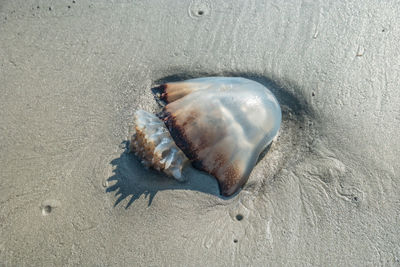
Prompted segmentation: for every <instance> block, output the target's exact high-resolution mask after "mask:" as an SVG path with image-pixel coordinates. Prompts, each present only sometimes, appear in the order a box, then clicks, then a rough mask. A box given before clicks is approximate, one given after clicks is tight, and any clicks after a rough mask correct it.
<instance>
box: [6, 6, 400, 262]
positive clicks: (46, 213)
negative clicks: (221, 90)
mask: <svg viewBox="0 0 400 267" xmlns="http://www.w3.org/2000/svg"><path fill="white" fill-rule="evenodd" d="M399 14H400V6H399V4H398V2H397V1H385V2H382V1H378V0H375V1H374V0H366V1H296V0H292V1H284V2H283V1H278V0H276V1H228V0H226V1H211V0H209V1H207V0H193V1H173V0H169V1H129V0H114V1H104V0H101V1H100V0H99V1H87V0H75V1H72V0H71V1H46V0H43V1H41V0H40V1H23V0H13V1H6V0H2V1H0V93H1V97H0V114H1V116H0V149H1V153H0V164H1V172H0V203H1V205H0V265H6V266H24V265H25V266H43V265H44V266H54V265H71V266H73V265H83V266H89V265H108V266H112V265H116V266H161V265H163V266H245V265H251V266H266V265H269V266H274V265H276V266H279V265H287V266H295V265H296V266H307V265H321V266H340V265H342V266H377V265H387V266H395V265H397V266H398V265H400V161H399V157H400V134H399V130H400V104H399V103H400V90H399V85H400V64H399V62H400V52H399V51H400V50H399V47H400V45H399V44H400V27H399V23H398V22H399V19H400V17H399V16H400V15H399ZM214 75H217V76H221V75H228V76H242V77H247V78H250V79H253V80H256V81H259V82H261V83H263V84H264V85H266V86H268V87H269V88H271V90H272V91H273V92H274V93H275V94H276V96H277V98H278V100H279V102H280V103H281V106H282V110H283V124H282V129H281V131H280V136H279V138H278V140H277V141H276V142H274V143H273V145H272V147H271V149H270V151H269V152H268V154H266V155H265V157H264V158H263V159H262V160H261V161H260V162H259V164H258V165H257V166H256V167H255V169H254V170H253V172H252V174H251V177H250V179H249V181H248V183H247V184H246V186H245V187H244V188H243V190H242V191H241V192H240V193H239V194H237V195H236V196H234V197H232V198H229V199H224V198H221V197H220V196H219V193H218V192H219V191H218V186H217V183H216V181H215V180H214V179H213V178H212V177H210V176H208V175H206V174H204V173H201V172H199V171H196V170H188V174H189V177H190V179H189V182H187V183H185V184H180V183H178V182H175V181H174V180H172V179H168V178H166V177H165V176H164V175H162V174H159V173H157V172H155V171H149V170H146V169H145V168H143V167H142V166H141V164H140V163H139V162H138V160H137V159H136V158H135V157H134V156H132V155H130V154H127V153H126V149H125V147H126V140H128V138H129V132H130V129H131V127H132V115H133V113H134V111H135V110H136V109H139V108H140V109H145V110H148V111H157V109H158V106H157V104H156V102H155V101H154V100H153V96H152V94H151V90H150V88H152V87H153V86H155V85H157V84H159V83H161V82H163V81H174V80H182V79H186V78H191V77H200V76H214ZM238 142H240V140H238ZM238 215H239V216H238Z"/></svg>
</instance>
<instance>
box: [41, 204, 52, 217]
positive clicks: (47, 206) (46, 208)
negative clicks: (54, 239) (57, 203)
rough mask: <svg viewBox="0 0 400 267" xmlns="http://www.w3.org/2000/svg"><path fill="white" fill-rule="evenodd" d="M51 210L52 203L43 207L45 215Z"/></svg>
mask: <svg viewBox="0 0 400 267" xmlns="http://www.w3.org/2000/svg"><path fill="white" fill-rule="evenodd" d="M50 212H51V206H50V205H46V206H44V207H42V214H43V215H48V214H50Z"/></svg>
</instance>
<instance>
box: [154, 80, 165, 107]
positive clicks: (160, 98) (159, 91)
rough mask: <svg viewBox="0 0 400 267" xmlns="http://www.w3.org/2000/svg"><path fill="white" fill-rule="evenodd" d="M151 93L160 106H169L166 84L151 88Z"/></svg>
mask: <svg viewBox="0 0 400 267" xmlns="http://www.w3.org/2000/svg"><path fill="white" fill-rule="evenodd" d="M151 92H152V94H153V95H154V98H155V100H156V101H157V103H158V104H160V105H161V106H165V104H168V94H167V85H166V84H162V85H160V86H157V87H153V88H151Z"/></svg>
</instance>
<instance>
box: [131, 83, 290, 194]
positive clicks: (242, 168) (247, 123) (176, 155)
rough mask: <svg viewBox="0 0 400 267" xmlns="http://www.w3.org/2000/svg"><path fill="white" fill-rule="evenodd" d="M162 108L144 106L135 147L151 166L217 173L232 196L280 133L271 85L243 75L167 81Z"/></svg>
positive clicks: (137, 118) (176, 172)
mask: <svg viewBox="0 0 400 267" xmlns="http://www.w3.org/2000/svg"><path fill="white" fill-rule="evenodd" d="M156 91H157V92H158V93H157V94H156V98H158V100H160V101H162V102H163V103H164V104H165V105H164V107H163V109H162V111H161V112H160V113H158V114H156V115H155V114H152V113H149V112H147V111H144V110H138V111H136V112H135V115H134V123H135V133H134V134H133V135H132V137H131V142H130V151H131V152H134V153H135V154H136V155H137V156H138V157H139V158H140V159H141V161H142V163H143V164H144V165H145V166H147V167H152V168H154V169H156V170H159V171H163V172H164V173H166V174H167V175H169V176H172V177H174V178H175V179H177V180H178V181H185V177H184V176H183V174H182V169H183V168H184V167H185V166H187V165H189V164H191V165H192V166H193V167H194V168H196V169H199V170H201V171H204V172H206V173H208V174H210V175H212V176H214V177H215V178H216V179H217V181H218V184H219V188H220V193H221V194H222V195H224V196H230V195H232V194H234V193H235V192H236V191H238V190H239V189H240V188H241V187H242V186H243V185H244V184H245V183H246V181H247V180H248V178H249V175H250V173H251V171H252V169H253V168H254V166H255V164H256V162H257V159H258V157H259V155H260V153H261V152H262V151H263V150H264V149H265V148H266V147H267V146H268V145H269V144H270V143H271V142H272V140H273V139H274V137H275V136H276V135H277V134H278V131H279V127H280V124H281V119H282V113H281V109H280V107H279V103H278V101H277V100H276V98H275V96H274V95H273V94H272V92H271V91H270V90H268V89H267V88H266V87H265V86H263V85H262V84H260V83H257V82H255V81H252V80H248V79H245V78H240V77H205V78H197V79H190V80H186V81H182V82H171V83H166V84H163V85H161V86H159V87H158V88H156Z"/></svg>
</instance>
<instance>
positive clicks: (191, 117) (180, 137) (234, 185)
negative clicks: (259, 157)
mask: <svg viewBox="0 0 400 267" xmlns="http://www.w3.org/2000/svg"><path fill="white" fill-rule="evenodd" d="M185 115H186V116H185V120H182V121H178V120H179V118H177V117H176V116H174V115H173V114H172V113H171V112H169V111H168V106H166V107H164V108H163V110H162V111H161V112H160V113H158V114H157V116H158V118H159V119H161V120H162V121H163V122H164V123H165V125H166V127H167V129H168V130H169V132H170V134H171V137H172V138H173V140H174V142H175V144H176V145H177V146H178V147H179V148H180V149H181V150H182V152H183V153H184V154H185V155H186V157H187V158H188V159H189V160H190V161H191V163H192V166H193V167H194V168H196V169H198V170H201V171H204V172H207V173H208V174H211V175H212V176H214V177H215V178H216V179H217V181H218V184H219V188H220V193H221V194H222V195H223V196H230V195H232V194H233V193H235V192H236V191H237V189H238V188H240V187H241V186H242V185H243V184H244V183H245V182H246V181H247V179H248V175H247V176H246V177H242V171H241V170H240V169H239V168H238V167H237V166H235V165H234V164H232V163H230V162H229V158H230V157H229V156H226V155H224V153H223V152H221V151H219V152H213V153H211V154H210V155H208V157H209V159H208V160H207V161H206V160H205V159H203V158H201V157H199V154H200V152H201V151H203V150H204V149H206V148H209V147H212V146H213V145H214V143H215V141H217V140H219V139H220V138H222V137H223V136H225V134H224V133H223V132H221V130H223V129H221V128H219V126H220V125H218V124H215V129H213V130H208V131H203V130H200V129H199V131H201V132H202V134H201V135H199V136H197V137H196V138H198V139H197V141H196V144H194V143H193V142H192V141H191V138H190V136H188V135H187V133H188V129H189V127H191V126H193V123H194V122H195V120H196V119H197V118H198V117H199V114H197V113H196V112H195V111H191V112H190V113H189V114H185ZM197 130H198V129H191V131H192V132H193V131H197ZM189 132H190V131H189ZM221 136H222V137H221ZM210 159H211V161H210Z"/></svg>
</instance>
